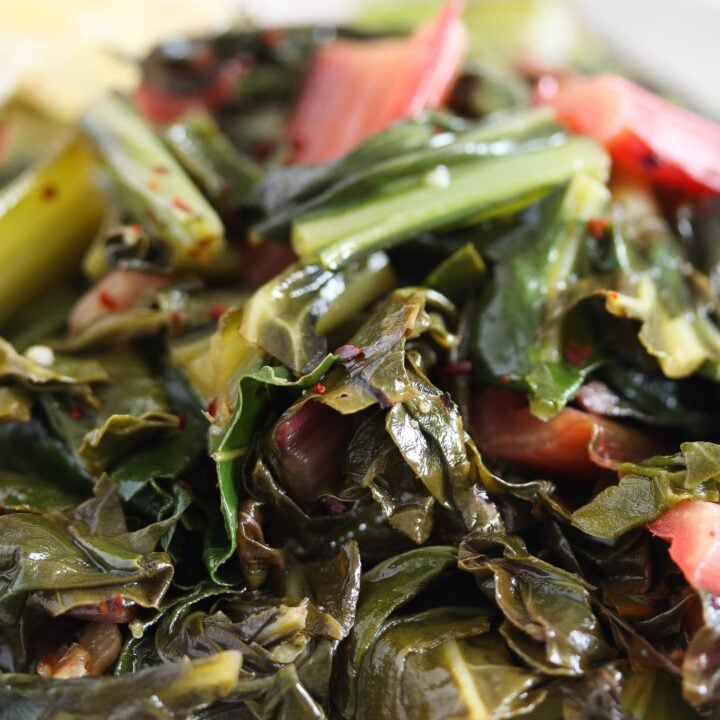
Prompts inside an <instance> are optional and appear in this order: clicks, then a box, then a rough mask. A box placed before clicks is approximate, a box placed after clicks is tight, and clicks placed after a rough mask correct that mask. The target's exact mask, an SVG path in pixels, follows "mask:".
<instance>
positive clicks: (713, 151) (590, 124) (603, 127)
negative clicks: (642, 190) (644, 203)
mask: <svg viewBox="0 0 720 720" xmlns="http://www.w3.org/2000/svg"><path fill="white" fill-rule="evenodd" d="M553 106H554V107H555V111H556V113H557V117H558V119H559V120H560V121H561V122H563V123H564V124H566V125H567V126H568V127H569V128H570V129H571V130H574V131H576V132H581V133H583V134H586V135H590V136H591V137H593V138H595V139H596V140H597V141H598V142H600V143H602V144H603V145H605V147H606V148H607V149H608V151H609V152H610V154H611V155H612V156H613V160H614V161H615V162H616V163H617V164H618V165H619V166H621V167H623V168H625V169H627V170H630V171H632V172H634V173H637V174H639V175H641V176H644V177H647V178H648V179H650V180H652V181H653V182H655V183H657V184H659V185H663V186H667V187H670V188H673V189H675V190H679V191H681V192H684V193H689V194H707V193H718V192H720V171H719V170H718V167H720V126H718V125H717V124H715V123H713V122H712V121H711V120H707V119H705V118H702V117H700V116H698V115H695V114H694V113H692V112H690V111H689V110H685V109H684V108H681V107H679V106H677V105H674V104H673V103H671V102H669V101H667V100H665V99H663V98H661V97H658V96H657V95H653V94H652V93H651V92H648V91H647V90H645V89H644V88H641V87H640V86H638V85H635V84H634V83H632V82H630V81H629V80H626V79H625V78H622V77H618V76H617V75H598V76H596V77H592V78H582V79H578V80H572V81H570V82H568V83H566V84H563V85H562V87H561V89H560V91H559V93H558V94H557V96H556V97H555V98H554V99H553Z"/></svg>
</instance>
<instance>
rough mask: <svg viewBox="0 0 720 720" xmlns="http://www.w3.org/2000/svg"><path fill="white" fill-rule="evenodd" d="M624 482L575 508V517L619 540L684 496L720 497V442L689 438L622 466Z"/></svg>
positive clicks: (585, 529) (588, 530)
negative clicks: (672, 451)
mask: <svg viewBox="0 0 720 720" xmlns="http://www.w3.org/2000/svg"><path fill="white" fill-rule="evenodd" d="M619 471H620V482H619V483H618V484H617V485H613V486H611V487H608V488H606V489H605V490H603V491H602V492H600V493H598V494H597V495H596V496H595V497H594V498H593V499H592V500H591V501H590V502H589V503H588V504H587V505H583V506H582V507H581V508H579V509H578V510H576V511H575V512H574V513H573V516H572V522H573V525H575V527H577V528H579V529H580V530H582V531H583V532H586V533H587V534H588V535H593V536H595V537H600V538H604V539H607V540H614V539H616V538H618V537H620V536H621V535H623V534H624V533H626V532H629V531H630V530H632V529H633V528H636V527H642V526H643V525H647V524H648V523H651V522H652V521H653V520H656V519H657V518H658V517H660V515H662V514H663V512H665V510H668V509H669V508H671V507H673V505H676V504H677V503H679V502H680V501H681V500H707V501H711V502H720V445H716V444H715V443H709V442H689V443H683V444H682V445H681V446H680V452H679V453H678V454H677V455H672V456H667V457H657V458H651V459H650V460H648V461H646V462H644V463H641V464H639V465H633V464H630V463H625V464H622V465H620V468H619Z"/></svg>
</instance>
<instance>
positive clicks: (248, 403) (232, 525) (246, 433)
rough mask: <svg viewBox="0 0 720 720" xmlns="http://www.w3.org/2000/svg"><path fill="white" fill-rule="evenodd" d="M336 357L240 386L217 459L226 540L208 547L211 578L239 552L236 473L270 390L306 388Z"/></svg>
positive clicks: (252, 377) (261, 373) (263, 371)
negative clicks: (304, 370) (297, 373)
mask: <svg viewBox="0 0 720 720" xmlns="http://www.w3.org/2000/svg"><path fill="white" fill-rule="evenodd" d="M335 359H336V356H335V355H328V356H327V357H326V358H325V359H324V360H323V361H322V362H321V363H320V364H319V365H318V366H317V368H315V370H314V371H313V372H311V373H310V374H308V375H305V376H304V377H301V378H299V379H298V380H293V379H291V377H290V373H289V372H288V371H287V370H285V368H273V367H268V366H265V367H262V368H260V369H259V370H258V371H257V372H254V373H250V374H247V375H244V376H243V377H242V378H241V379H240V382H239V384H238V396H237V397H238V399H237V404H236V406H235V411H234V413H233V416H232V418H231V419H230V423H229V425H228V427H227V429H226V430H225V434H224V435H223V436H222V439H221V440H220V442H219V444H218V446H217V449H216V450H215V451H214V453H213V458H214V460H215V463H216V465H217V473H218V483H219V489H220V509H221V512H222V515H223V519H224V522H225V531H226V533H227V536H226V538H223V545H222V546H220V547H217V546H215V547H207V548H206V549H205V552H204V557H205V563H206V564H207V567H208V570H209V571H210V575H211V576H212V577H213V578H214V579H217V578H218V571H219V568H220V567H221V566H222V565H223V564H224V563H225V562H227V560H228V559H229V558H230V557H231V556H232V555H233V554H234V553H235V550H236V548H237V529H238V527H237V524H238V505H239V496H238V490H237V486H236V478H235V476H234V473H233V470H234V468H235V466H236V464H237V463H238V461H239V460H241V459H242V458H243V456H244V455H245V453H246V452H247V450H248V448H249V446H250V442H251V440H252V437H253V435H254V434H255V433H256V432H257V430H258V423H259V422H260V420H261V418H262V415H263V414H264V412H265V411H266V407H267V398H266V395H265V394H264V392H263V390H262V389H263V388H266V387H282V388H304V387H308V386H310V385H314V384H315V383H317V381H318V380H320V378H321V377H323V375H325V373H326V372H327V371H328V369H329V368H330V367H331V366H332V364H333V363H334V362H335Z"/></svg>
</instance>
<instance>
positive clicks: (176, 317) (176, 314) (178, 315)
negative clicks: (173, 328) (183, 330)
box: [170, 310, 183, 324]
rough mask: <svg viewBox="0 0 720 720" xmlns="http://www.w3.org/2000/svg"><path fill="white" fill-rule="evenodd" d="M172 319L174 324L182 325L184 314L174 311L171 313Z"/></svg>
mask: <svg viewBox="0 0 720 720" xmlns="http://www.w3.org/2000/svg"><path fill="white" fill-rule="evenodd" d="M170 319H171V320H172V321H173V322H174V323H178V324H179V323H181V322H182V321H183V316H182V313H180V312H178V311H177V310H173V311H172V312H171V313H170Z"/></svg>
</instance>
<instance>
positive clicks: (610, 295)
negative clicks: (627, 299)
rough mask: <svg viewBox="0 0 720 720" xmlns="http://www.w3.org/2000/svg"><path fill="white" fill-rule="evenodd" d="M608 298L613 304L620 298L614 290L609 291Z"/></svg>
mask: <svg viewBox="0 0 720 720" xmlns="http://www.w3.org/2000/svg"><path fill="white" fill-rule="evenodd" d="M608 297H609V298H610V300H612V301H613V302H615V301H616V300H617V299H618V298H619V297H620V293H618V292H616V291H615V290H611V291H610V292H609V293H608Z"/></svg>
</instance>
